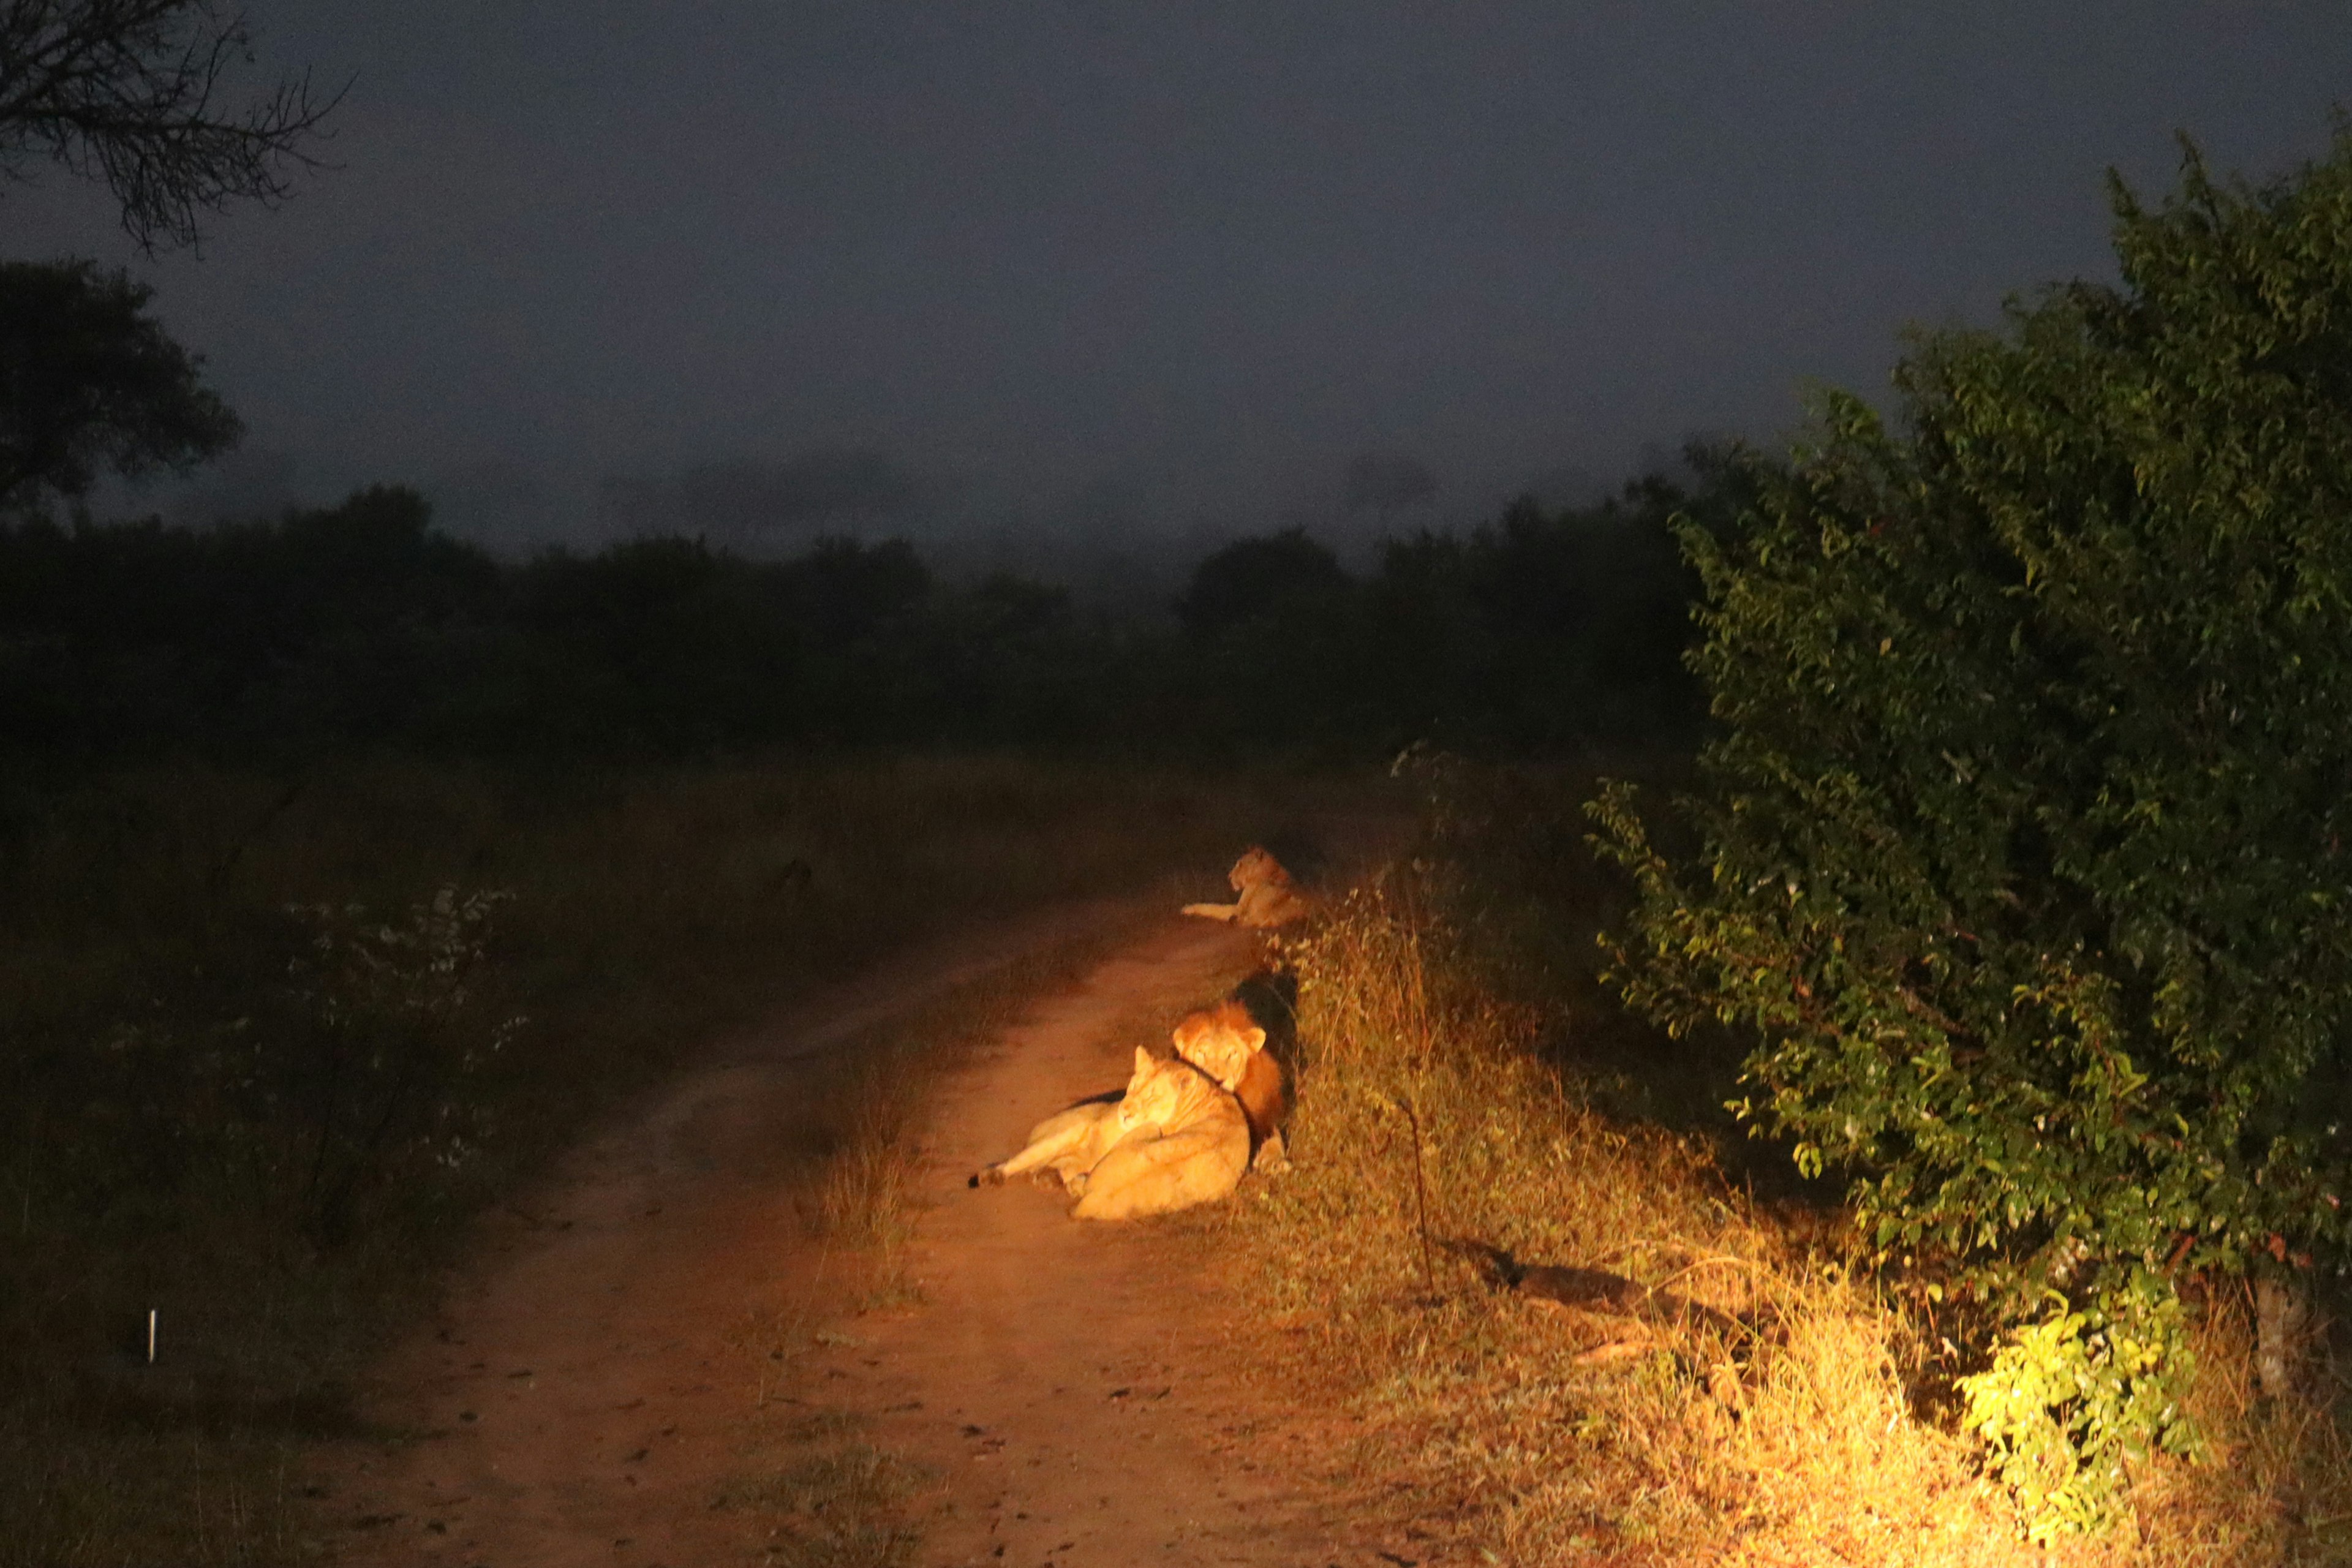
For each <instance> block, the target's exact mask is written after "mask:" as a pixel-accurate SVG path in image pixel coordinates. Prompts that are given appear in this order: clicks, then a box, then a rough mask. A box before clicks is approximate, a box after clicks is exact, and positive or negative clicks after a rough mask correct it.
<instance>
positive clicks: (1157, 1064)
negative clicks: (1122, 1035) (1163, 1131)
mask: <svg viewBox="0 0 2352 1568" xmlns="http://www.w3.org/2000/svg"><path fill="white" fill-rule="evenodd" d="M1215 1092H1216V1088H1215V1086H1214V1085H1213V1084H1212V1083H1210V1082H1209V1080H1208V1079H1205V1078H1202V1076H1201V1075H1200V1074H1199V1073H1197V1072H1195V1071H1193V1070H1192V1068H1189V1067H1187V1066H1186V1065H1185V1064H1184V1063H1183V1062H1181V1061H1169V1062H1163V1061H1161V1060H1160V1058H1157V1057H1155V1056H1153V1055H1152V1054H1151V1053H1150V1051H1147V1050H1145V1049H1144V1048H1143V1047H1141V1046H1138V1047H1135V1076H1134V1077H1133V1078H1130V1079H1128V1080H1127V1095H1126V1097H1125V1098H1124V1099H1122V1100H1120V1101H1119V1102H1118V1114H1119V1120H1120V1121H1123V1122H1125V1123H1126V1124H1127V1125H1128V1126H1129V1127H1147V1126H1153V1125H1158V1126H1162V1127H1165V1126H1173V1125H1177V1124H1181V1122H1183V1121H1185V1120H1186V1118H1187V1117H1188V1115H1189V1114H1190V1113H1191V1111H1192V1109H1193V1107H1194V1106H1195V1105H1196V1104H1197V1103H1198V1102H1199V1101H1200V1100H1201V1099H1202V1097H1203V1096H1204V1094H1213V1093H1215Z"/></svg>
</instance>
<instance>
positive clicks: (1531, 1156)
mask: <svg viewBox="0 0 2352 1568" xmlns="http://www.w3.org/2000/svg"><path fill="white" fill-rule="evenodd" d="M1403 875H1404V874H1403V873H1391V878H1390V879H1389V880H1388V881H1387V882H1386V883H1385V884H1383V885H1382V886H1381V887H1380V888H1376V889H1372V890H1370V891H1369V892H1367V893H1363V894H1360V895H1359V896H1358V897H1357V898H1356V899H1355V900H1353V901H1351V902H1350V903H1349V905H1348V906H1347V907H1346V908H1345V909H1344V910H1342V911H1341V912H1340V914H1339V917H1338V918H1337V919H1336V920H1334V921H1332V922H1331V923H1330V925H1329V926H1328V928H1327V929H1326V930H1325V931H1322V932H1321V933H1320V934H1318V936H1316V937H1314V938H1312V939H1311V940H1309V941H1307V942H1304V943H1300V944H1296V945H1295V946H1294V948H1293V950H1292V957H1293V961H1294V963H1295V964H1296V967H1297V972H1298V973H1299V976H1300V978H1301V982H1302V987H1301V994H1300V1002H1299V1029H1300V1043H1301V1052H1302V1058H1303V1068H1302V1072H1301V1077H1300V1082H1299V1097H1298V1109H1297V1114H1296V1119H1295V1121H1294V1122H1293V1125H1292V1129H1291V1150H1292V1153H1293V1157H1294V1160H1295V1161H1296V1169H1295V1170H1294V1172H1293V1173H1291V1174H1290V1175H1288V1176H1286V1177H1285V1178H1284V1179H1282V1180H1280V1181H1278V1182H1276V1183H1274V1184H1269V1185H1266V1186H1263V1187H1260V1188H1259V1189H1257V1190H1258V1193H1259V1196H1258V1197H1257V1198H1256V1199H1255V1200H1254V1201H1251V1202H1247V1203H1244V1205H1240V1206H1239V1207H1238V1208H1237V1210H1236V1211H1235V1214H1234V1219H1233V1221H1232V1226H1233V1229H1232V1231H1231V1233H1230V1234H1229V1236H1228V1237H1227V1241H1228V1245H1227V1249H1226V1250H1227V1253H1228V1256H1230V1257H1233V1258H1248V1259H1256V1260H1258V1261H1257V1263H1256V1264H1255V1266H1254V1267H1252V1268H1249V1269H1247V1270H1246V1272H1245V1274H1244V1278H1243V1279H1242V1288H1243V1289H1244V1290H1245V1291H1246V1292H1248V1294H1249V1295H1250V1297H1251V1298H1252V1299H1253V1300H1254V1303H1255V1305H1256V1307H1257V1308H1258V1309H1259V1310H1260V1312H1261V1314H1262V1316H1263V1319H1264V1321H1265V1322H1266V1323H1268V1324H1269V1325H1270V1326H1271V1327H1272V1328H1273V1329H1274V1330H1276V1331H1275V1332H1270V1333H1269V1334H1268V1335H1267V1346H1268V1353H1269V1354H1272V1355H1275V1356H1277V1357H1280V1358H1283V1359H1284V1360H1285V1361H1286V1363H1287V1367H1288V1370H1289V1373H1290V1374H1291V1375H1292V1376H1293V1377H1294V1378H1296V1379H1297V1381H1298V1382H1299V1384H1300V1385H1301V1386H1302V1387H1318V1388H1322V1389H1326V1390H1328V1391H1329V1392H1330V1393H1331V1394H1333V1396H1335V1397H1337V1398H1339V1399H1341V1400H1344V1401H1345V1402H1346V1403H1347V1404H1348V1405H1350V1406H1351V1407H1352V1408H1353V1409H1354V1410H1355V1411H1356V1412H1357V1413H1359V1414H1360V1415H1363V1416H1365V1417H1366V1418H1367V1419H1368V1421H1369V1422H1370V1425H1371V1426H1372V1428H1373V1429H1374V1432H1375V1434H1376V1436H1378V1437H1379V1438H1380V1439H1381V1449H1382V1451H1383V1452H1384V1454H1385V1465H1386V1468H1388V1469H1389V1471H1390V1473H1391V1477H1392V1479H1394V1480H1395V1481H1396V1482H1397V1483H1399V1484H1400V1485H1402V1486H1403V1487H1404V1488H1406V1489H1409V1492H1410V1494H1411V1496H1412V1498H1413V1500H1415V1505H1416V1508H1417V1510H1418V1511H1419V1512H1420V1513H1421V1515H1422V1516H1423V1517H1422V1523H1423V1528H1424V1529H1430V1528H1443V1529H1445V1530H1447V1531H1451V1532H1452V1533H1453V1534H1454V1538H1455V1539H1454V1545H1455V1547H1456V1548H1457V1549H1458V1550H1461V1551H1463V1552H1465V1553H1469V1554H1481V1553H1483V1554H1484V1556H1485V1559H1486V1560H1487V1561H1493V1562H1502V1563H1530V1564H1531V1563H1702V1562H1703V1563H1754V1564H1788V1565H1790V1568H1795V1565H1799V1564H1803V1565H1808V1568H1810V1565H1812V1564H1820V1563H1866V1564H1873V1565H1877V1564H1888V1565H1894V1564H1918V1565H1922V1568H1927V1565H1951V1568H1958V1565H1960V1564H2000V1563H2082V1564H2092V1563H2098V1564H2107V1563H2115V1564H2123V1563H2144V1564H2168V1565H2169V1564H2190V1563H2198V1564H2215V1565H2218V1564H2222V1563H2304V1562H2314V1563H2316V1562H2336V1561H2346V1560H2347V1546H2352V1517H2347V1510H2352V1485H2347V1482H2352V1453H2347V1447H2346V1445H2345V1442H2344V1439H2343V1436H2342V1434H2341V1431H2340V1428H2339V1427H2338V1426H2337V1425H2336V1422H2335V1421H2334V1419H2333V1418H2332V1417H2331V1416H2330V1415H2328V1414H2327V1413H2326V1412H2325V1411H2323V1410H2320V1409H2318V1408H2317V1407H2297V1408H2284V1407H2279V1406H2271V1407H2266V1408H2260V1409H2257V1408H2255V1407H2253V1406H2252V1405H2250V1404H2249V1403H2248V1402H2247V1401H2246V1399H2245V1398H2244V1396H2243V1394H2242V1392H2240V1391H2242V1389H2244V1388H2245V1387H2246V1385H2247V1380H2246V1377H2245V1375H2244V1374H2245V1358H2246V1353H2247V1352H2246V1347H2245V1344H2244V1339H2243V1333H2242V1326H2241V1325H2242V1319H2241V1318H2240V1316H2239V1315H2237V1314H2234V1313H2233V1312H2232V1311H2231V1310H2228V1305H2227V1303H2220V1304H2216V1306H2215V1308H2214V1310H2211V1311H2210V1313H2209V1314H2208V1319H2207V1323H2206V1327H2205V1329H2204V1331H2203V1334H2202V1341H2201V1348H2202V1352H2203V1367H2204V1376H2203V1379H2202V1382H2201V1384H2200V1388H2199V1391H2198V1399H2199V1403H2200V1413H2201V1414H2202V1415H2203V1417H2204V1419H2205V1421H2206V1423H2207V1425H2208V1427H2209V1429H2210V1430H2211V1431H2212V1432H2213V1433H2215V1434H2216V1436H2217V1437H2218V1439H2219V1444H2218V1452H2217V1455H2216V1462H2215V1463H2213V1464H2211V1465H2209V1466H2202V1467H2199V1466H2190V1465H2186V1464H2180V1463H2172V1462H2166V1463H2163V1464H2160V1465H2156V1466H2151V1467H2150V1468H2148V1469H2147V1470H2146V1471H2144V1472H2143V1473H2142V1474H2141V1475H2140V1477H2139V1478H2138V1485H2137V1488H2136V1492H2135V1513H2134V1517H2133V1520H2132V1521H2131V1523H2130V1525H2129V1527H2128V1528H2127V1529H2126V1531H2124V1532H2122V1534H2121V1535H2119V1536H2118V1537H2116V1538H2114V1539H2110V1540H2107V1541H2104V1542H2081V1541H2075V1542H2065V1543H2063V1544H2062V1545H2061V1547H2059V1548H2058V1549H2057V1550H2055V1551H2053V1552H2047V1553H2045V1552H2043V1551H2042V1550H2041V1549H2039V1548H2035V1547H2032V1546H2029V1545H2027V1544H2026V1543H2025V1542H2023V1541H2022V1540H2021V1537H2020V1534H2019V1529H2018V1524H2017V1521H2016V1518H2015V1516H2014V1514H2013V1511H2012V1510H2011V1508H2010V1506H2009V1505H2008V1503H2007V1501H2006V1500H2005V1499H2004V1498H2003V1497H2002V1496H2000V1495H1999V1494H1998V1493H1997V1492H1996V1491H1995V1490H1994V1489H1992V1488H1991V1487H1990V1485H1989V1484H1988V1483H1986V1482H1984V1481H1983V1480H1982V1479H1980V1478H1979V1473H1978V1470H1977V1467H1976V1460H1975V1456H1974V1454H1973V1453H1972V1451H1971V1449H1970V1447H1969V1444H1968V1443H1967V1442H1965V1441H1964V1440H1963V1439H1961V1438H1960V1437H1958V1436H1956V1435H1954V1433H1953V1432H1952V1431H1951V1430H1950V1429H1949V1428H1948V1426H1946V1425H1942V1424H1940V1423H1939V1422H1938V1421H1937V1419H1936V1418H1935V1417H1934V1416H1933V1415H1932V1414H1931V1413H1929V1412H1930V1410H1931V1405H1932V1402H1930V1405H1921V1403H1920V1402H1919V1399H1918V1397H1917V1396H1918V1395H1919V1394H1921V1393H1922V1392H1923V1390H1922V1389H1921V1388H1920V1387H1918V1386H1916V1385H1915V1384H1916V1378H1915V1373H1916V1369H1917V1368H1918V1367H1919V1366H1920V1365H1921V1364H1922V1360H1923V1358H1922V1357H1920V1356H1919V1355H1918V1354H1916V1353H1915V1347H1916V1343H1917V1331H1916V1327H1915V1326H1914V1325H1912V1324H1909V1323H1906V1321H1905V1320H1904V1319H1903V1317H1902V1316H1901V1315H1900V1314H1899V1313H1898V1312H1897V1311H1895V1310H1894V1309H1893V1308H1892V1307H1891V1306H1890V1305H1889V1304H1888V1303H1887V1302H1886V1301H1885V1300H1883V1299H1881V1298H1880V1297H1879V1296H1878V1295H1877V1294H1876V1293H1875V1292H1874V1290H1873V1289H1872V1288H1871V1286H1870V1285H1869V1283H1868V1282H1867V1281H1866V1280H1864V1279H1857V1278H1855V1277H1854V1276H1853V1274H1852V1273H1851V1272H1850V1271H1849V1269H1848V1268H1847V1266H1846V1264H1845V1262H1844V1260H1843V1258H1842V1257H1841V1256H1840V1252H1839V1245H1838V1243H1839V1233H1838V1232H1837V1230H1836V1227H1835V1226H1833V1225H1832V1226H1824V1225H1822V1224H1821V1223H1819V1220H1818V1218H1816V1217H1814V1216H1809V1215H1806V1214H1805V1213H1803V1212H1802V1211H1798V1210H1794V1209H1790V1208H1786V1207H1781V1208H1775V1207H1771V1206H1768V1205H1761V1204H1759V1203H1757V1202H1755V1201H1753V1200H1751V1199H1750V1198H1749V1197H1748V1195H1747V1194H1744V1193H1742V1192H1740V1191H1737V1190H1734V1189H1733V1188H1732V1187H1730V1186H1729V1185H1728V1184H1727V1183H1726V1182H1724V1181H1723V1180H1722V1178H1721V1177H1720V1175H1719V1174H1718V1173H1717V1168H1716V1165H1715V1163H1714V1159H1713V1156H1712V1153H1711V1151H1710V1147H1709V1145H1708V1143H1707V1142H1706V1140H1705V1139H1703V1138H1701V1137H1698V1136H1696V1135H1674V1134H1669V1133H1667V1132H1665V1131H1661V1130H1659V1129H1657V1128H1655V1127H1654V1126H1646V1125H1644V1124H1642V1123H1640V1122H1638V1121H1625V1120H1622V1119H1615V1118H1612V1117H1611V1116H1608V1115H1604V1114H1602V1113H1601V1111H1599V1110H1596V1109H1594V1105H1593V1103H1592V1101H1591V1100H1590V1099H1588V1097H1587V1096H1585V1095H1584V1094H1583V1093H1582V1092H1581V1091H1580V1089H1578V1087H1577V1084H1576V1079H1575V1078H1574V1076H1573V1074H1571V1073H1570V1072H1566V1071H1563V1070H1561V1069H1559V1068H1557V1067H1555V1066H1553V1065H1550V1063H1549V1061H1548V1060H1547V1059H1546V1057H1547V1055H1549V1056H1550V1057H1551V1058H1553V1059H1555V1060H1556V1059H1557V1056H1558V1051H1557V1046H1558V1042H1557V1041H1554V1042H1552V1045H1553V1049H1552V1050H1551V1051H1549V1052H1546V1051H1543V1050H1539V1049H1538V1040H1539V1038H1541V1037H1543V1030H1542V1026H1543V1024H1544V1023H1545V1019H1544V1018H1543V1017H1542V1016H1541V1015H1540V1014H1539V1013H1538V1010H1537V1009H1535V1008H1533V1007H1531V1006H1528V1005H1511V1004H1506V1003H1503V1002H1500V1001H1498V1000H1496V998H1495V996H1494V994H1493V992H1492V988H1491V987H1490V986H1488V985H1486V984H1482V983H1478V982H1473V981H1470V980H1468V979H1465V976H1466V975H1469V974H1473V973H1476V974H1481V975H1490V974H1491V973H1492V969H1491V966H1490V965H1487V964H1483V963H1462V962H1458V961H1457V960H1456V957H1455V954H1456V953H1457V952H1458V947H1457V946H1456V945H1455V944H1454V942H1452V940H1451V939H1449V938H1446V937H1444V935H1443V934H1442V933H1439V932H1437V931H1434V930H1433V926H1432V924H1431V923H1430V922H1428V921H1424V920H1422V919H1419V918H1416V916H1415V912H1414V911H1415V907H1416V900H1415V899H1414V897H1412V894H1413V889H1412V884H1411V883H1410V882H1409V881H1407V880H1404V879H1402V878H1403ZM1572 1045H1573V1042H1570V1048H1572ZM1459 1240H1475V1241H1477V1242H1483V1243H1486V1244H1489V1245H1492V1246H1496V1247H1502V1248H1505V1249H1507V1251H1508V1252H1510V1253H1511V1254H1513V1255H1514V1256H1515V1257H1516V1258H1517V1259H1518V1260H1519V1261H1521V1262H1522V1263H1549V1264H1564V1265H1579V1266H1583V1267H1586V1268H1606V1269H1609V1270H1612V1271H1614V1272H1616V1273H1619V1274H1622V1275H1625V1276H1628V1277H1630V1278H1632V1279H1634V1280H1636V1281H1639V1282H1641V1283H1643V1284H1645V1285H1649V1286H1652V1287H1656V1288H1660V1289H1670V1290H1672V1291H1673V1292H1675V1293H1676V1294H1678V1295H1681V1296H1683V1297H1685V1298H1687V1299H1689V1300H1696V1301H1698V1302H1701V1303H1704V1304H1705V1305H1706V1306H1709V1307H1712V1308H1715V1309H1717V1310H1719V1311H1720V1312H1722V1313H1724V1314H1727V1315H1728V1316H1729V1317H1731V1318H1733V1319H1736V1320H1738V1321H1739V1322H1740V1323H1742V1324H1744V1325H1747V1326H1746V1327H1741V1328H1730V1329H1722V1328H1708V1327H1706V1326H1704V1325H1697V1324H1695V1325H1692V1326H1689V1327H1677V1326H1675V1325H1672V1324H1668V1325H1664V1326H1662V1327H1657V1328H1645V1327H1644V1326H1643V1325H1641V1324H1638V1323H1636V1322H1634V1321H1632V1320H1628V1319H1625V1318H1621V1317H1612V1316H1603V1315H1597V1314H1592V1313H1580V1312H1573V1311H1568V1310H1561V1309H1559V1308H1558V1307H1557V1306H1556V1305H1554V1304H1552V1303H1548V1302H1539V1301H1536V1300H1529V1299H1528V1298H1526V1297H1523V1296H1521V1295H1518V1294H1517V1293H1514V1292H1510V1291H1507V1290H1502V1289H1496V1288H1495V1287H1494V1286H1492V1285H1491V1284H1490V1283H1489V1282H1488V1281H1487V1280H1486V1279H1485V1278H1483V1277H1482V1276H1481V1275H1480V1273H1479V1272H1478V1271H1477V1270H1476V1269H1475V1268H1473V1267H1472V1266H1471V1265H1470V1263H1469V1262H1467V1261H1466V1260H1465V1258H1464V1257H1463V1256H1462V1255H1461V1254H1459V1253H1457V1252H1455V1251H1454V1250H1451V1249H1449V1247H1448V1246H1447V1243H1449V1242H1452V1241H1459Z"/></svg>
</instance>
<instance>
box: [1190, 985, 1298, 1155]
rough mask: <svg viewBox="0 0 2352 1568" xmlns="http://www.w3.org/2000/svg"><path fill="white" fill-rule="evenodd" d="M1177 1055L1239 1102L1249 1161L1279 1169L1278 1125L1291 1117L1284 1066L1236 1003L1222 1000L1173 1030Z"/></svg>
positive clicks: (1246, 1009) (1280, 1134)
mask: <svg viewBox="0 0 2352 1568" xmlns="http://www.w3.org/2000/svg"><path fill="white" fill-rule="evenodd" d="M1175 1040H1176V1054H1177V1055H1178V1056H1180V1057H1181V1058H1184V1059H1185V1060H1186V1061H1188V1062H1191V1063H1192V1065H1193V1066H1194V1067H1196V1068H1200V1069H1201V1070H1202V1072H1204V1073H1207V1074H1208V1075H1209V1076H1210V1077H1211V1078H1213V1079H1216V1080H1217V1082H1218V1083H1219V1085H1221V1086H1222V1087H1223V1089H1225V1090H1226V1091H1227V1092H1228V1093H1230V1094H1232V1095H1233V1096H1234V1099H1236V1100H1240V1101H1241V1105H1242V1114H1243V1115H1244V1117H1246V1118H1248V1120H1249V1129H1250V1145H1251V1148H1252V1150H1253V1153H1252V1156H1251V1160H1250V1163H1251V1165H1252V1167H1253V1168H1255V1169H1256V1170H1260V1171H1278V1170H1280V1169H1281V1168H1282V1166H1283V1164H1284V1163H1285V1161H1284V1158H1283V1148H1282V1124H1283V1122H1284V1121H1285V1120H1286V1118H1287V1117H1288V1116H1289V1114H1290V1101H1289V1097H1288V1096H1287V1095H1286V1093H1285V1092H1284V1090H1283V1084H1282V1064H1281V1063H1280V1062H1278V1061H1276V1060H1275V1059H1274V1057H1273V1055H1272V1054H1271V1053H1269V1052H1268V1051H1267V1050H1266V1048H1265V1030H1264V1029H1262V1028H1260V1027H1258V1026H1257V1023H1256V1021H1255V1019H1253V1018H1252V1017H1251V1016H1250V1013H1249V1009H1248V1008H1247V1007H1244V1005H1242V1004H1240V1003H1239V1002H1234V1001H1225V1002H1220V1003H1218V1004H1217V1005H1215V1006H1213V1007H1211V1008H1208V1009H1207V1010H1206V1011H1203V1012H1199V1013H1195V1014H1193V1015H1192V1016H1190V1017H1188V1018H1186V1019H1185V1020H1184V1021H1183V1022H1182V1023H1181V1024H1179V1025H1177V1026H1176V1034H1175Z"/></svg>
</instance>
